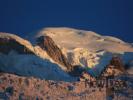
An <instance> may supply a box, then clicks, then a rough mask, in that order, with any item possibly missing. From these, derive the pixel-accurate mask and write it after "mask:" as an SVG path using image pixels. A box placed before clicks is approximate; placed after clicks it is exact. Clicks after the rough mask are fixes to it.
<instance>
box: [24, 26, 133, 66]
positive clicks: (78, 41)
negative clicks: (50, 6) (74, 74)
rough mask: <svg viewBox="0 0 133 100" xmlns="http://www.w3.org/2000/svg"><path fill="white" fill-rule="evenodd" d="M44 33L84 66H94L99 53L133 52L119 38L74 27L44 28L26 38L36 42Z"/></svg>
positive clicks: (78, 63)
mask: <svg viewBox="0 0 133 100" xmlns="http://www.w3.org/2000/svg"><path fill="white" fill-rule="evenodd" d="M42 35H47V36H50V37H51V38H52V39H53V40H54V42H55V43H56V44H57V45H58V46H59V47H60V48H61V49H62V52H63V53H64V54H65V55H66V57H67V59H68V60H69V62H70V63H72V64H73V65H80V66H82V67H90V68H92V67H94V66H95V65H96V64H97V63H98V59H100V57H99V56H98V55H99V54H102V53H103V52H111V53H120V54H122V53H124V52H133V47H132V46H131V45H130V44H129V43H126V42H124V41H122V40H120V39H118V38H115V37H111V36H102V35H99V34H97V33H95V32H92V31H84V30H78V29H73V28H65V27H59V28H44V29H41V30H39V31H36V32H33V33H30V34H28V35H27V36H26V38H27V39H29V40H30V41H32V43H33V44H34V43H35V38H36V37H39V36H42Z"/></svg>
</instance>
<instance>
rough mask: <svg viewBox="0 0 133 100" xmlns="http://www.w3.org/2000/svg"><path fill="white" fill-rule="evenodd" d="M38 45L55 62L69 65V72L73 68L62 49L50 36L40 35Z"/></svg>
mask: <svg viewBox="0 0 133 100" xmlns="http://www.w3.org/2000/svg"><path fill="white" fill-rule="evenodd" d="M37 45H39V46H40V47H41V48H42V49H43V50H45V51H46V52H47V53H48V55H49V56H50V57H51V58H52V59H53V60H54V61H55V62H58V63H59V64H61V65H63V66H65V67H67V71H68V72H69V71H71V70H73V69H72V65H71V64H70V63H69V62H68V61H67V59H66V57H65V56H64V55H63V53H62V51H61V50H60V49H59V48H58V46H57V45H56V44H55V43H54V41H53V40H52V39H51V38H50V37H49V36H40V37H39V38H37Z"/></svg>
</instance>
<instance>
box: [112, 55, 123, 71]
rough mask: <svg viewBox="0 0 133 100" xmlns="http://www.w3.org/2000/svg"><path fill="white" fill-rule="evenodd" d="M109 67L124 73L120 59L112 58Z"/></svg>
mask: <svg viewBox="0 0 133 100" xmlns="http://www.w3.org/2000/svg"><path fill="white" fill-rule="evenodd" d="M110 65H112V66H115V68H116V69H119V70H120V71H123V72H124V71H125V69H124V64H123V62H122V59H121V58H120V57H118V56H115V57H113V58H112V60H111V61H110Z"/></svg>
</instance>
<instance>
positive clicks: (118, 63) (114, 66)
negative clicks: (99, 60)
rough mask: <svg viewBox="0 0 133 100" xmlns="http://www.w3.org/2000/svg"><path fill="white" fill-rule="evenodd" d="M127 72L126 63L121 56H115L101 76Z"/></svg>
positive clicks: (112, 75)
mask: <svg viewBox="0 0 133 100" xmlns="http://www.w3.org/2000/svg"><path fill="white" fill-rule="evenodd" d="M124 73H125V69H124V64H123V62H122V60H121V58H120V57H118V56H114V57H113V58H112V59H111V61H110V64H109V65H107V66H106V67H105V69H104V70H103V71H102V72H101V75H100V76H99V77H100V78H103V77H114V76H118V75H121V74H124Z"/></svg>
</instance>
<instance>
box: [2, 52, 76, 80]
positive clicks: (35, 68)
mask: <svg viewBox="0 0 133 100" xmlns="http://www.w3.org/2000/svg"><path fill="white" fill-rule="evenodd" d="M0 71H2V72H9V73H14V74H18V75H22V76H33V77H38V78H41V79H46V80H47V79H48V80H60V81H74V80H76V78H75V79H74V78H72V77H70V76H69V75H68V74H67V73H65V72H64V71H63V70H61V69H60V67H59V66H58V65H57V64H55V63H52V62H50V61H49V60H47V59H45V60H44V59H41V58H39V57H37V56H35V55H20V54H17V53H16V52H14V51H12V52H10V53H9V54H8V55H4V54H0Z"/></svg>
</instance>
